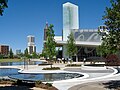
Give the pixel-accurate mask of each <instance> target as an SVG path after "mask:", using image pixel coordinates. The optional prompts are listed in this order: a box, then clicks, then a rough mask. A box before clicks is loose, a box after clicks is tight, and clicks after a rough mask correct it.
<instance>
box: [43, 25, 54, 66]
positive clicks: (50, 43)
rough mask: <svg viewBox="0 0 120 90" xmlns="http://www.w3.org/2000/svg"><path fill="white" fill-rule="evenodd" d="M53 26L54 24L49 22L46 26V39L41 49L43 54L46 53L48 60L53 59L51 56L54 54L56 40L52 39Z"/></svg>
mask: <svg viewBox="0 0 120 90" xmlns="http://www.w3.org/2000/svg"><path fill="white" fill-rule="evenodd" d="M53 27H54V26H53V25H52V24H50V26H49V27H48V30H47V31H46V36H47V39H46V42H45V47H44V49H43V51H44V52H43V53H44V55H46V57H47V58H48V59H49V61H50V62H51V61H52V60H53V57H54V56H56V42H55V39H54V36H55V34H54V30H53ZM51 67H52V65H51Z"/></svg>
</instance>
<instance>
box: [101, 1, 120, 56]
mask: <svg viewBox="0 0 120 90" xmlns="http://www.w3.org/2000/svg"><path fill="white" fill-rule="evenodd" d="M103 20H105V25H106V26H107V29H108V30H107V31H106V33H104V34H103V35H102V41H103V42H102V44H101V46H100V47H101V48H103V49H102V50H103V52H102V53H103V54H116V53H117V52H119V51H120V0H111V7H107V8H106V11H105V15H104V16H103Z"/></svg>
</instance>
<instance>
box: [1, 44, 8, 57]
mask: <svg viewBox="0 0 120 90" xmlns="http://www.w3.org/2000/svg"><path fill="white" fill-rule="evenodd" d="M0 54H2V55H8V54H9V46H8V45H0Z"/></svg>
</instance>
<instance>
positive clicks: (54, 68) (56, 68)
mask: <svg viewBox="0 0 120 90" xmlns="http://www.w3.org/2000/svg"><path fill="white" fill-rule="evenodd" d="M42 70H60V67H52V68H51V67H50V68H48V67H47V68H43V69H42Z"/></svg>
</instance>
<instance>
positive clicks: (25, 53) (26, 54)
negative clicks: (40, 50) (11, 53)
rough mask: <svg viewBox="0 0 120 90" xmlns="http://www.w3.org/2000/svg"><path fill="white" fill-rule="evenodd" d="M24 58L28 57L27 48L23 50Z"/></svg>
mask: <svg viewBox="0 0 120 90" xmlns="http://www.w3.org/2000/svg"><path fill="white" fill-rule="evenodd" d="M24 56H25V57H28V49H27V48H26V49H25V50H24Z"/></svg>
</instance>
